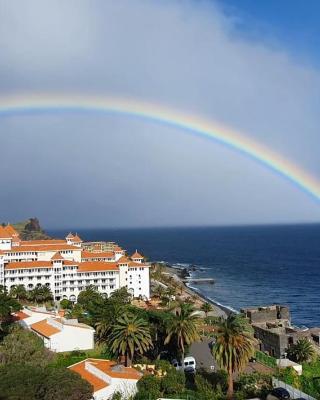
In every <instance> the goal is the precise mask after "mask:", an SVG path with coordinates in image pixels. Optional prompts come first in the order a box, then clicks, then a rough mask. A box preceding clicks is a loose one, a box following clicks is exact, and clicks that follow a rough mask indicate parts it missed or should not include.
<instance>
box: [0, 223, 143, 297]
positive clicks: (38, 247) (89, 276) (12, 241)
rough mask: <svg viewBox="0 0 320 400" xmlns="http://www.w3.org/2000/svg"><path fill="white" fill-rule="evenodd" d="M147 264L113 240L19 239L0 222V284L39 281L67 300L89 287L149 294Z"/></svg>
mask: <svg viewBox="0 0 320 400" xmlns="http://www.w3.org/2000/svg"><path fill="white" fill-rule="evenodd" d="M149 269H150V265H149V264H147V263H145V262H144V258H143V256H142V255H141V254H139V253H138V252H137V251H135V253H134V254H132V255H131V256H130V257H127V256H126V253H125V251H124V250H123V249H122V248H121V247H119V246H118V245H117V244H115V243H108V244H106V243H103V242H97V243H86V242H83V241H82V240H81V239H80V237H79V236H78V235H73V234H72V233H70V234H69V235H68V236H67V237H66V238H65V239H64V240H60V239H52V240H30V241H22V240H21V239H20V237H19V234H18V233H17V232H16V231H15V229H14V228H13V227H12V226H11V225H7V226H5V227H3V226H0V285H3V286H5V287H6V288H7V289H8V290H10V289H11V288H12V287H14V286H17V285H24V287H25V288H26V289H27V290H32V289H34V288H35V287H37V286H41V285H45V286H47V287H49V288H50V289H51V292H52V294H53V296H54V300H62V299H68V300H71V301H73V302H75V301H77V297H78V295H79V293H80V292H81V291H82V290H85V289H86V287H88V286H94V287H95V288H96V289H97V290H98V291H99V292H100V293H102V294H103V295H105V296H110V294H111V293H112V292H113V291H114V290H116V289H119V288H122V287H126V288H127V289H128V291H129V292H130V293H131V294H132V296H133V297H136V298H143V299H149V298H150V277H149Z"/></svg>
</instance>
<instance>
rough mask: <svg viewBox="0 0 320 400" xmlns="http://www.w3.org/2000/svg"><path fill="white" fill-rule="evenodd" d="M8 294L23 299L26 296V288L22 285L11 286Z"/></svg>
mask: <svg viewBox="0 0 320 400" xmlns="http://www.w3.org/2000/svg"><path fill="white" fill-rule="evenodd" d="M10 296H11V297H13V298H14V299H17V300H25V299H26V298H27V291H26V288H25V287H24V285H17V286H13V287H11V289H10Z"/></svg>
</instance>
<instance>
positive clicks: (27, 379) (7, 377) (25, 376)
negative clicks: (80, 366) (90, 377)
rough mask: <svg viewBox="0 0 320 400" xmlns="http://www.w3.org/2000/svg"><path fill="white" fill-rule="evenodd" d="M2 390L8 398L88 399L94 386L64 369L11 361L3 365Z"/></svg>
mask: <svg viewBox="0 0 320 400" xmlns="http://www.w3.org/2000/svg"><path fill="white" fill-rule="evenodd" d="M0 393H1V398H3V399H5V400H65V399H68V400H89V399H91V398H92V394H93V388H92V387H91V385H90V384H89V383H88V382H86V381H85V380H83V379H82V378H81V376H80V375H78V374H76V373H75V372H72V371H69V370H68V369H65V368H60V369H54V368H50V367H45V368H40V367H37V366H30V365H26V364H24V365H21V364H8V365H6V366H3V367H1V368H0Z"/></svg>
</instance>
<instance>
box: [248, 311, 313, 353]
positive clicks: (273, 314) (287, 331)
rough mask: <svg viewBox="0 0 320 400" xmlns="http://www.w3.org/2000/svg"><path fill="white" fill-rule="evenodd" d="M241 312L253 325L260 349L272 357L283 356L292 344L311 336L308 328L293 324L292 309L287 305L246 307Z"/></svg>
mask: <svg viewBox="0 0 320 400" xmlns="http://www.w3.org/2000/svg"><path fill="white" fill-rule="evenodd" d="M241 313H242V314H244V316H245V317H246V318H247V319H248V320H249V323H250V324H251V325H252V327H253V329H254V336H255V338H256V339H258V342H259V349H260V350H261V351H263V352H265V353H268V354H269V355H270V356H272V357H276V358H282V357H283V356H284V355H285V352H286V350H287V349H288V348H289V347H290V346H291V345H293V344H295V343H297V341H298V340H299V339H302V338H305V337H307V338H309V337H310V332H309V329H308V328H298V327H295V326H292V325H291V316H290V310H289V308H288V307H286V306H282V305H278V304H276V305H271V306H266V307H255V308H246V309H242V310H241Z"/></svg>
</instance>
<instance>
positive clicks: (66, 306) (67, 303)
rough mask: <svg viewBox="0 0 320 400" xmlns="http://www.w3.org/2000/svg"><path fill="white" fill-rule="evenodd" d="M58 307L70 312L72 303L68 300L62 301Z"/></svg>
mask: <svg viewBox="0 0 320 400" xmlns="http://www.w3.org/2000/svg"><path fill="white" fill-rule="evenodd" d="M60 307H61V308H62V309H63V310H72V307H73V303H72V301H70V300H68V299H63V300H61V301H60Z"/></svg>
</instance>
